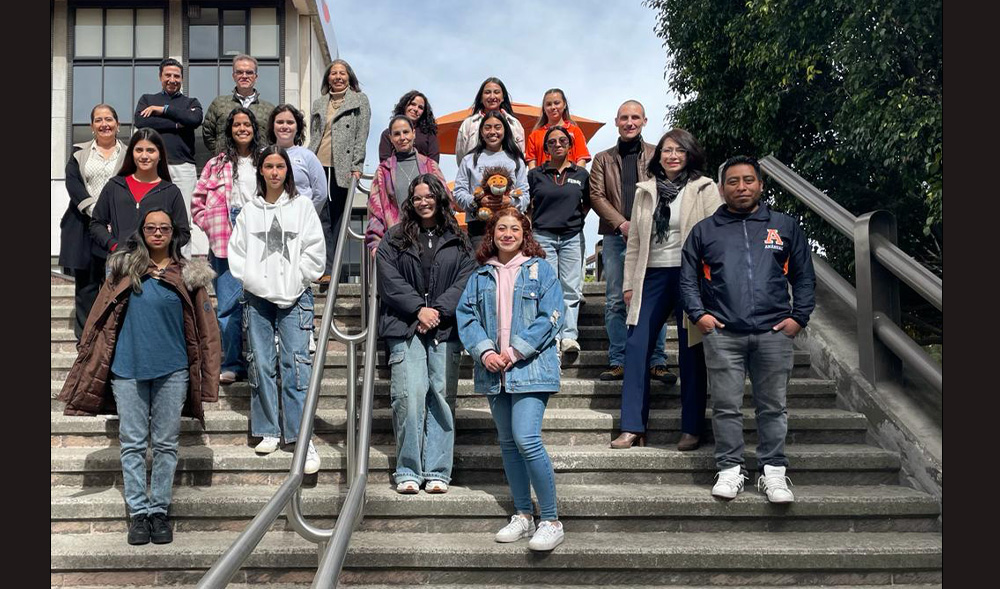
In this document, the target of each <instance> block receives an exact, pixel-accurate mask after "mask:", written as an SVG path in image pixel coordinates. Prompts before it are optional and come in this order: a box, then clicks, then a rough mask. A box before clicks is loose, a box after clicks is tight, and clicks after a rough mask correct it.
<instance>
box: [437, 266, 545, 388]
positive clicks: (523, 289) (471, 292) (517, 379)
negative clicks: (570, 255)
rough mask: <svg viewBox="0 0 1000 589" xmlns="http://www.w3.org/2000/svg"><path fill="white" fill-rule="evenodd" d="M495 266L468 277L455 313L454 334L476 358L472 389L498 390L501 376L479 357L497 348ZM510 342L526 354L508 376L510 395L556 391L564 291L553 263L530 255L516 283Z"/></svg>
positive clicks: (487, 267)
mask: <svg viewBox="0 0 1000 589" xmlns="http://www.w3.org/2000/svg"><path fill="white" fill-rule="evenodd" d="M496 272H497V271H496V268H495V267H493V266H489V265H483V266H480V267H479V268H477V269H476V271H475V272H474V273H473V274H472V276H471V277H470V278H469V282H468V283H466V285H465V292H463V293H462V298H461V300H460V301H459V303H458V309H457V310H456V312H455V315H456V318H457V320H458V336H459V338H460V339H461V340H462V345H463V346H465V349H466V350H468V351H469V355H470V356H472V358H473V360H475V363H476V365H475V391H476V392H477V393H486V394H489V395H494V394H497V393H499V392H500V374H499V373H494V372H490V371H489V370H486V368H485V367H484V366H483V363H482V356H483V354H484V353H485V352H487V351H489V350H494V351H496V352H500V349H499V344H498V343H497V275H496ZM511 300H512V301H513V304H514V309H513V313H512V314H511V326H510V345H511V347H513V348H514V349H516V350H517V351H518V352H520V353H521V355H522V356H524V359H523V360H518V361H517V362H516V363H515V364H514V366H513V367H512V368H511V369H510V370H508V371H507V374H506V377H505V379H506V390H507V392H508V393H541V392H548V393H554V392H557V391H558V390H559V355H558V353H557V352H556V334H557V333H559V329H560V328H561V327H562V325H563V312H564V310H563V293H562V288H561V287H560V286H559V280H558V278H556V273H555V270H553V269H552V265H551V264H549V263H548V262H546V261H545V260H543V259H542V258H538V257H532V258H529V259H528V260H527V261H526V262H524V264H522V265H521V271H520V272H518V274H517V280H515V282H514V294H513V297H512V298H511Z"/></svg>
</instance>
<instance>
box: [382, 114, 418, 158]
mask: <svg viewBox="0 0 1000 589" xmlns="http://www.w3.org/2000/svg"><path fill="white" fill-rule="evenodd" d="M398 121H403V122H405V123H406V124H407V125H409V126H410V130H411V131H413V132H414V135H416V127H414V126H413V121H411V120H410V117H408V116H406V115H392V118H391V119H389V127H388V128H389V143H392V126H393V125H395V124H396V123H397V122H398ZM413 139H414V141H413V142H412V143H410V147H412V148H413V151H417V146H416V139H417V138H416V137H414V138H413ZM392 151H393V153H395V152H396V146H395V144H394V145H393V146H392Z"/></svg>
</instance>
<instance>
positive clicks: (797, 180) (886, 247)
mask: <svg viewBox="0 0 1000 589" xmlns="http://www.w3.org/2000/svg"><path fill="white" fill-rule="evenodd" d="M760 166H761V169H762V170H763V171H764V172H766V173H767V174H768V175H769V176H770V177H772V178H773V179H774V180H775V181H776V182H777V183H778V184H779V185H781V186H782V187H784V188H785V189H786V190H787V191H788V192H789V193H790V194H791V195H792V196H794V197H795V198H796V199H798V200H799V201H800V202H802V203H803V204H805V205H806V206H807V207H808V208H809V209H810V210H812V211H813V212H814V213H816V214H817V215H819V216H820V218H822V219H823V220H824V221H826V222H827V223H829V224H830V225H832V226H833V227H834V228H835V229H837V231H839V232H840V233H842V234H844V235H845V236H847V237H848V238H850V239H851V241H852V242H854V243H855V256H856V257H855V262H856V264H855V266H856V267H858V268H860V267H862V264H861V263H860V262H861V261H865V264H864V266H865V267H870V261H869V260H867V259H863V258H858V257H857V256H858V255H859V253H858V247H860V246H859V245H858V244H859V243H860V242H859V241H857V240H856V237H855V232H856V229H857V228H858V227H859V226H865V227H867V225H866V224H867V223H868V222H869V218H870V215H865V216H863V217H864V218H860V219H859V218H858V217H855V216H854V215H852V214H851V213H850V212H849V211H848V210H847V209H845V208H844V207H842V206H840V205H839V204H837V203H836V202H834V201H833V199H831V198H830V197H828V196H827V195H826V194H824V193H823V192H822V191H821V190H819V189H818V188H816V187H815V186H813V185H812V184H810V183H809V182H807V181H806V180H805V179H804V178H802V177H801V176H799V175H798V174H796V173H795V172H793V171H792V170H791V169H789V168H788V166H786V165H785V164H783V163H781V162H780V161H779V160H778V159H777V158H775V157H774V156H773V155H769V156H767V157H765V158H763V159H761V160H760ZM892 237H893V239H895V228H894V225H893V228H892ZM865 239H866V240H867V243H866V244H865V246H866V251H870V255H871V257H872V258H874V260H875V261H877V262H878V263H879V264H880V265H881V267H882V268H885V269H886V270H888V271H889V272H890V273H891V274H892V275H893V276H895V278H896V279H898V280H900V281H902V282H903V283H905V284H906V285H908V286H909V287H910V288H912V289H913V290H914V291H915V292H916V293H917V294H919V295H920V296H921V297H923V298H924V300H926V301H928V302H930V303H931V304H932V305H934V306H935V307H936V308H937V309H938V310H939V311H943V310H944V305H943V299H942V292H943V286H944V285H943V281H942V280H941V279H940V278H939V277H937V276H936V275H934V274H933V273H932V272H931V271H930V270H928V269H927V268H925V267H924V266H922V265H921V264H920V263H919V262H917V261H916V260H915V259H913V258H912V257H911V256H909V255H907V254H906V252H904V251H903V250H901V249H900V248H899V246H897V245H896V244H895V243H893V242H892V240H891V239H889V238H888V237H887V236H886V235H885V234H883V233H878V232H875V231H868V232H866V233H865ZM813 262H814V266H815V267H816V273H817V276H819V278H820V279H821V280H823V281H824V283H825V284H827V285H828V286H830V288H831V289H832V290H833V291H834V292H835V293H836V294H837V295H838V296H839V297H840V298H841V299H843V300H844V301H845V302H847V303H848V304H849V305H850V306H851V308H852V309H853V310H854V311H855V312H862V311H859V307H862V305H859V301H858V295H857V291H856V289H855V288H854V287H852V286H851V285H850V283H849V282H847V281H846V280H844V278H843V277H841V276H840V275H839V274H837V272H836V271H835V270H833V268H831V267H830V265H829V264H827V263H826V261H825V260H823V259H822V258H820V257H819V256H816V255H815V254H814V255H813ZM868 287H871V285H870V284H869V285H868ZM877 288H878V289H879V296H880V297H881V298H882V299H886V298H887V300H890V301H894V303H895V308H896V309H897V310H898V293H897V292H896V291H895V287H894V285H890V284H879V285H878V286H877ZM866 290H870V288H867V289H866ZM869 294H870V295H871V294H872V293H869ZM874 305H875V303H873V302H872V301H866V304H865V305H864V306H863V308H864V309H866V310H868V311H864V312H865V313H870V316H867V317H864V318H862V317H861V316H860V315H859V325H864V326H867V330H868V331H869V332H871V333H873V334H874V336H875V337H876V338H877V339H878V340H879V342H881V344H882V345H884V346H885V348H888V350H889V351H891V352H892V353H893V354H895V356H896V358H898V359H901V360H904V361H906V362H907V364H908V365H910V366H912V367H913V368H914V370H916V371H917V373H918V374H919V375H920V376H921V377H923V378H924V379H925V380H926V381H927V382H928V383H930V384H931V385H932V386H934V387H935V388H936V389H937V391H938V392H941V391H942V390H943V379H942V371H941V365H940V363H938V362H936V361H935V360H934V359H933V358H931V356H930V355H929V354H927V352H925V351H924V350H922V349H921V348H920V346H918V345H917V344H916V342H914V341H913V339H912V338H910V337H909V336H908V335H907V334H906V333H905V332H904V331H903V330H902V329H900V327H899V326H898V325H897V324H896V323H895V322H894V321H893V319H892V317H890V316H888V315H886V314H884V313H882V312H879V311H878V310H875V309H874V308H873V306H874ZM890 306H891V305H890ZM897 314H898V313H897ZM861 319H864V321H860V320H861ZM864 335H865V334H863V333H862V330H861V329H860V328H859V332H858V338H859V350H860V351H861V354H862V355H864V354H866V351H865V350H866V349H867V348H866V347H864V346H861V345H860V343H861V338H862V337H863V336H864ZM876 363H877V360H876V359H874V358H873V357H872V358H862V368H863V369H864V367H865V366H873V365H874V364H876ZM870 372H872V374H867V376H868V377H869V378H870V379H872V380H873V381H874V380H877V379H875V378H874V376H875V375H874V372H875V370H874V369H872V370H870ZM873 384H875V383H874V382H873Z"/></svg>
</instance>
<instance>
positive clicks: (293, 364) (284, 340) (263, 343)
mask: <svg viewBox="0 0 1000 589" xmlns="http://www.w3.org/2000/svg"><path fill="white" fill-rule="evenodd" d="M228 249H229V269H230V271H231V272H232V273H233V277H235V278H236V279H237V280H239V281H240V282H242V283H243V293H244V294H243V296H244V299H245V301H244V311H243V312H244V318H243V329H244V330H246V339H247V377H248V380H249V381H250V393H251V394H250V428H251V430H250V431H251V434H252V435H254V436H256V437H260V438H262V440H261V442H260V443H259V444H257V446H256V448H255V450H256V451H257V452H258V453H260V454H270V453H271V452H274V451H275V450H277V449H278V444H279V442H280V441H281V438H282V437H284V441H285V443H286V444H293V443H295V442H296V441H297V440H298V437H299V426H300V425H301V421H302V408H303V404H304V403H305V398H306V390H307V389H308V387H309V378H310V376H311V374H312V358H311V356H310V354H309V340H310V338H311V337H312V331H313V294H312V289H310V288H309V285H310V283H311V282H313V281H315V280H317V279H318V278H319V277H320V276H321V275H322V274H323V268H324V265H325V264H326V244H325V241H324V237H323V229H322V227H321V225H320V222H319V216H318V215H317V214H316V209H315V208H314V207H313V203H312V202H311V201H310V200H309V199H307V198H300V197H298V195H297V193H296V191H295V180H294V177H293V174H292V163H291V160H289V158H288V153H287V152H286V151H285V149H284V148H283V147H279V146H277V145H271V146H268V147H267V148H265V149H264V150H263V151H261V153H260V158H259V159H258V163H257V195H256V196H255V197H254V198H253V200H251V201H250V202H248V203H246V205H244V206H243V209H242V210H241V211H240V214H239V216H237V217H236V226H235V227H234V228H233V234H232V237H230V239H229V248H228ZM275 333H277V336H278V349H279V350H280V354H276V353H275V345H274V338H275ZM279 355H280V364H279V358H278V357H277V356H279ZM276 365H279V368H280V370H281V406H282V408H283V411H282V415H281V420H280V422H279V415H278V385H277V370H276ZM319 466H320V460H319V454H318V453H317V452H316V448H315V447H314V446H313V443H312V440H310V441H309V449H308V451H307V454H306V464H305V474H313V473H315V472H317V471H318V470H319Z"/></svg>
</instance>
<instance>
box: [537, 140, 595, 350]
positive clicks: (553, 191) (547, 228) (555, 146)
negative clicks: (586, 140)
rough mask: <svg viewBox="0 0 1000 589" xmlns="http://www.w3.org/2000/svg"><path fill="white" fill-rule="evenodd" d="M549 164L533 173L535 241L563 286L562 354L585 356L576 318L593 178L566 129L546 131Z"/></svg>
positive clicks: (545, 149) (581, 297)
mask: <svg viewBox="0 0 1000 589" xmlns="http://www.w3.org/2000/svg"><path fill="white" fill-rule="evenodd" d="M542 144H543V146H544V152H545V155H546V160H547V161H545V163H543V164H542V165H540V166H538V167H536V168H534V169H532V170H531V171H530V172H528V188H529V193H530V194H531V208H532V213H531V217H532V223H533V225H534V229H535V240H536V241H538V244H539V245H541V246H542V249H543V250H545V261H547V262H548V263H549V264H551V265H552V268H553V269H554V270H555V271H556V275H557V276H558V277H559V282H560V284H561V285H562V292H563V303H564V304H565V306H566V321H565V323H564V324H563V328H562V330H561V331H560V333H559V337H558V340H559V342H558V347H559V350H560V351H561V352H563V353H567V354H578V353H579V352H580V343H579V341H578V339H579V331H578V329H577V319H578V317H579V315H580V302H581V301H582V300H583V252H584V240H583V220H584V219H585V218H586V217H587V213H588V212H589V211H590V175H589V174H588V173H587V170H585V169H584V168H583V167H582V166H580V165H577V164H575V163H573V161H572V160H571V159H570V157H569V154H570V153H572V151H573V145H574V138H573V135H572V134H571V133H570V132H569V131H568V130H567V129H566V128H564V127H561V126H553V127H549V128H548V130H547V131H545V135H544V136H543V140H542Z"/></svg>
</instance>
